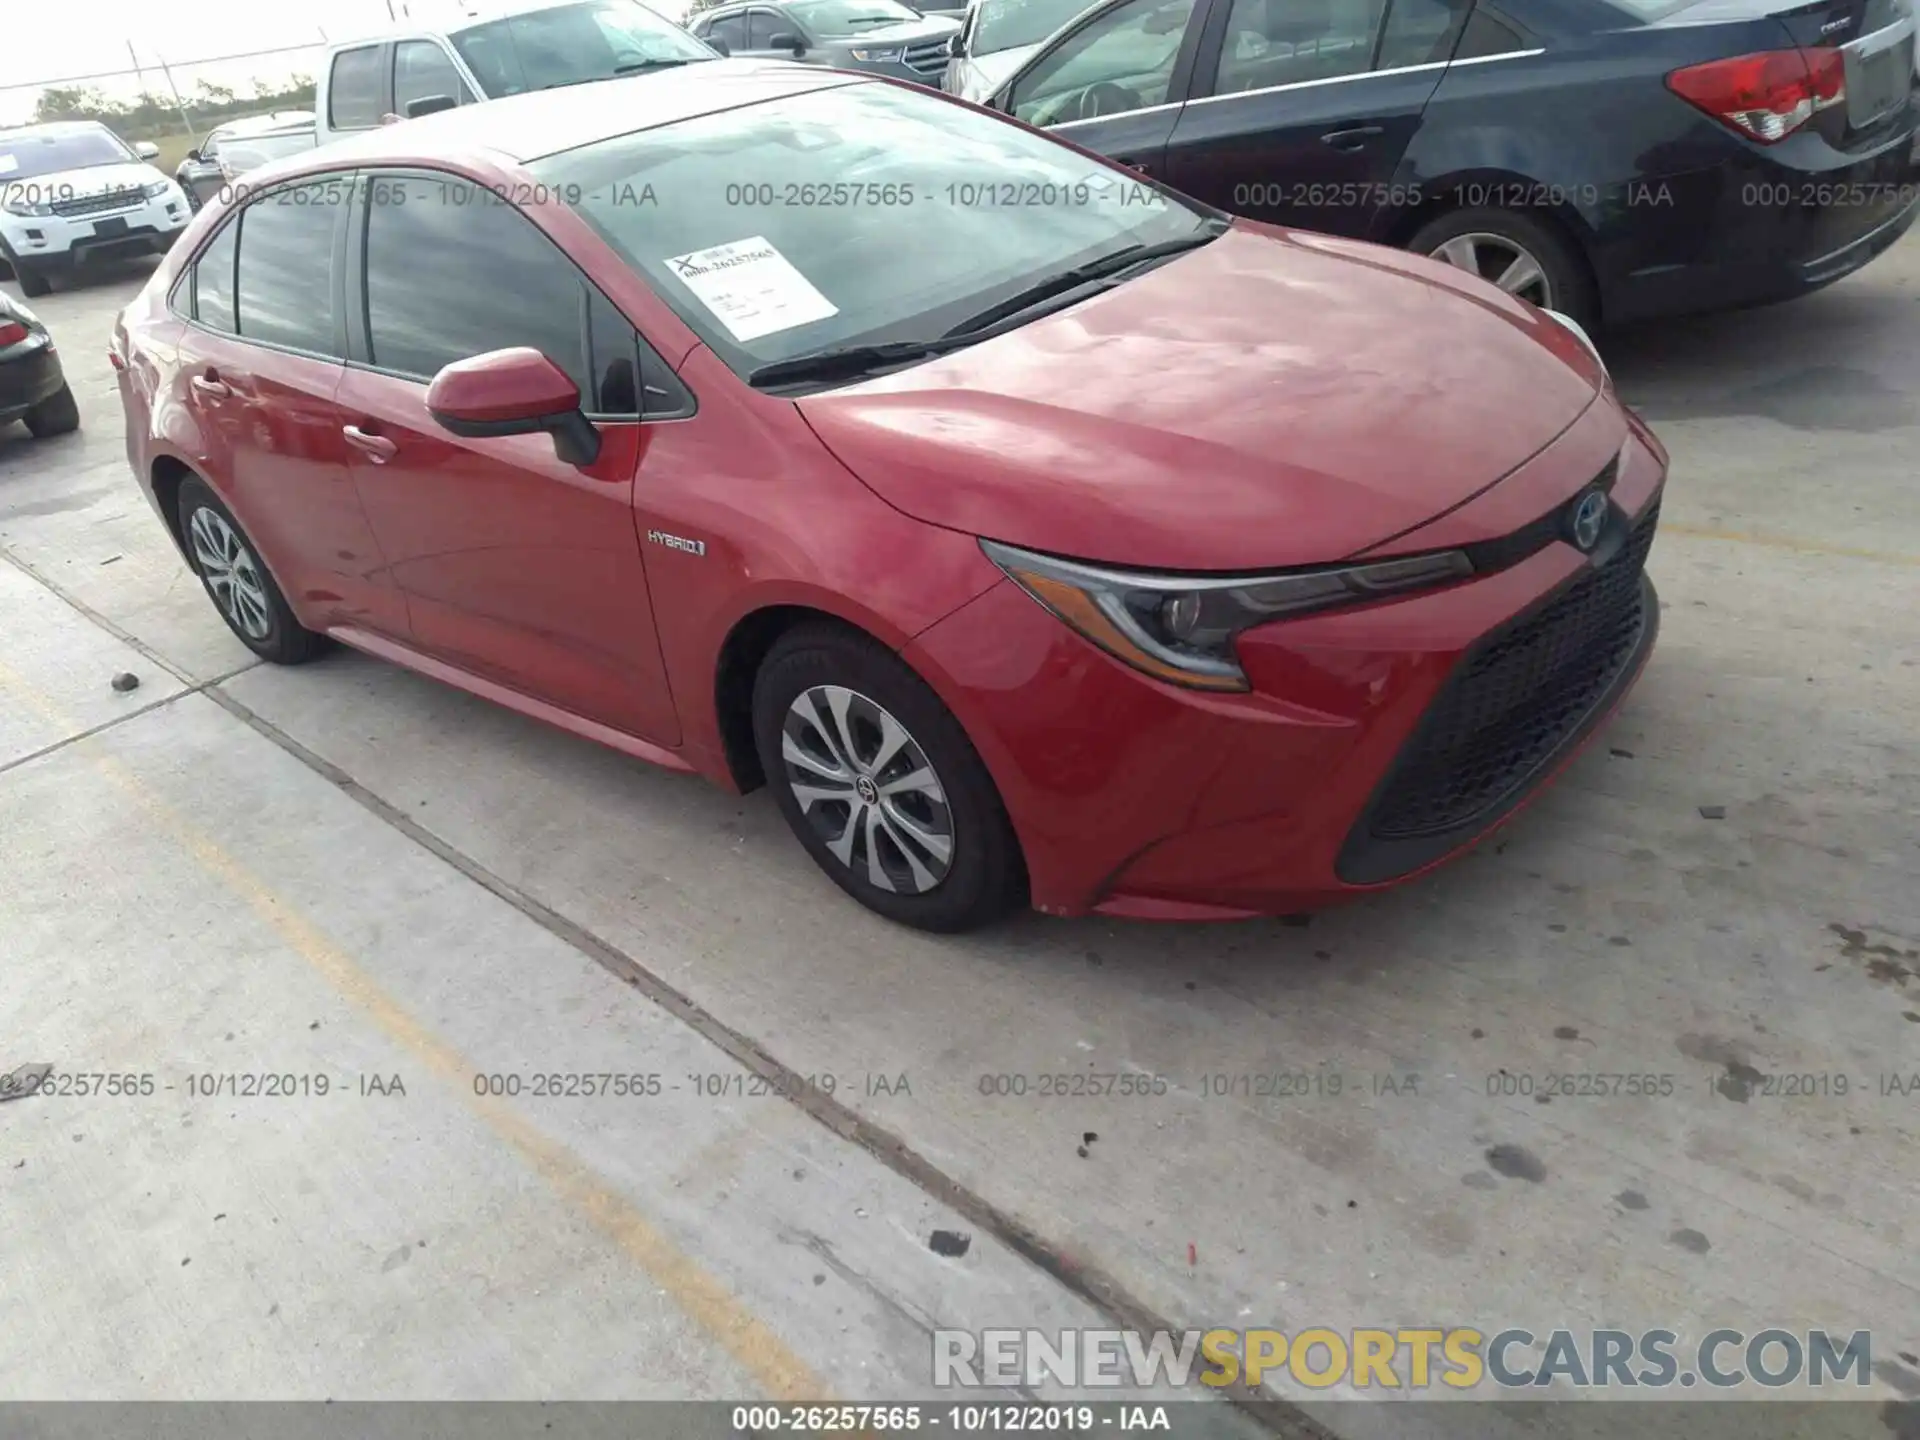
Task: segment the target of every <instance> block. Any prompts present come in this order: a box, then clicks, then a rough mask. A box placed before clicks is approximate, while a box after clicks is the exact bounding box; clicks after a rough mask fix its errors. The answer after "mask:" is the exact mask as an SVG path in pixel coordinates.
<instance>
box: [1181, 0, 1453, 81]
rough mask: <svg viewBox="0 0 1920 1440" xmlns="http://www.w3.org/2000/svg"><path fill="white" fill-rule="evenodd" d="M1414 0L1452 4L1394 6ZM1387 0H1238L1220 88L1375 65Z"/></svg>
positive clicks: (1322, 76)
mask: <svg viewBox="0 0 1920 1440" xmlns="http://www.w3.org/2000/svg"><path fill="white" fill-rule="evenodd" d="M1409 5H1416V6H1418V5H1425V6H1426V8H1428V9H1439V10H1441V11H1443V12H1444V10H1445V8H1446V7H1445V6H1444V5H1432V4H1431V3H1430V0H1396V3H1395V7H1394V8H1395V9H1401V8H1403V7H1406V6H1409ZM1384 6H1385V0H1233V8H1232V10H1231V11H1229V12H1228V15H1227V33H1226V38H1225V39H1224V40H1223V41H1222V42H1221V46H1220V66H1219V70H1218V72H1217V73H1216V76H1215V79H1214V87H1213V89H1214V93H1215V94H1216V95H1231V94H1233V93H1234V92H1236V91H1244V90H1264V89H1266V88H1268V87H1269V86H1274V85H1298V84H1300V83H1301V82H1302V81H1307V80H1334V79H1338V78H1339V77H1340V76H1342V75H1357V74H1359V73H1360V72H1361V71H1363V70H1367V69H1369V68H1371V66H1372V64H1373V41H1374V36H1375V35H1376V34H1377V33H1378V32H1379V28H1380V16H1381V11H1382V9H1383V8H1384ZM1433 38H1434V37H1429V38H1428V40H1427V42H1426V43H1427V45H1429V46H1430V45H1431V44H1432V43H1433Z"/></svg>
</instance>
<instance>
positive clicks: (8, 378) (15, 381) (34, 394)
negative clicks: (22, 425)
mask: <svg viewBox="0 0 1920 1440" xmlns="http://www.w3.org/2000/svg"><path fill="white" fill-rule="evenodd" d="M64 384H66V377H65V376H64V375H63V374H62V373H61V370H60V356H59V354H58V352H57V351H55V350H54V348H53V345H52V344H51V342H49V341H48V340H47V339H46V337H45V336H41V335H36V336H33V337H31V338H30V339H27V340H23V341H21V342H20V343H19V344H18V345H13V346H10V347H8V348H7V349H5V350H0V424H6V423H7V422H9V421H12V420H18V419H19V418H20V417H21V416H22V415H25V414H26V413H27V412H28V411H29V410H31V409H33V407H34V406H36V405H38V404H40V403H41V402H42V401H44V400H49V399H51V398H52V397H53V396H55V395H57V394H59V393H60V387H61V386H62V385H64Z"/></svg>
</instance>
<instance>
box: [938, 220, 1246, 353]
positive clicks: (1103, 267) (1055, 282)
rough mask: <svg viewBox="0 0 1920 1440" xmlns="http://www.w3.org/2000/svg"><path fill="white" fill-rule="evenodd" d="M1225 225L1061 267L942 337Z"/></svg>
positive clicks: (1195, 245)
mask: <svg viewBox="0 0 1920 1440" xmlns="http://www.w3.org/2000/svg"><path fill="white" fill-rule="evenodd" d="M1226 228H1227V226H1226V222H1225V221H1220V220H1209V221H1208V222H1207V223H1206V226H1205V227H1204V228H1203V229H1201V230H1198V231H1195V232H1194V233H1193V234H1191V235H1182V236H1180V237H1179V238H1178V239H1174V240H1161V241H1159V242H1157V243H1155V244H1152V245H1128V246H1125V247H1123V248H1122V249H1119V250H1115V251H1113V252H1112V253H1111V254H1107V255H1102V256H1100V257H1099V258H1098V259H1096V260H1089V261H1087V263H1086V264H1084V265H1076V266H1074V267H1073V268H1072V269H1071V270H1062V271H1060V273H1059V274H1057V275H1049V276H1048V277H1047V278H1046V279H1044V280H1040V281H1037V282H1035V283H1034V284H1032V285H1029V286H1027V288H1026V289H1024V290H1016V291H1015V292H1014V293H1013V294H1011V295H1009V296H1008V297H1007V298H1006V299H1004V300H1001V301H999V302H997V303H995V304H993V305H989V306H988V307H987V308H986V309H984V310H982V311H981V312H980V313H979V314H978V315H969V316H968V317H967V318H966V319H965V320H962V321H961V322H960V323H959V324H958V325H956V326H954V327H953V328H952V329H951V330H949V331H947V333H946V334H945V335H944V336H942V337H941V338H942V339H954V338H958V337H960V336H970V335H974V334H975V333H976V332H978V331H981V330H985V329H986V328H987V327H988V326H991V325H997V324H999V323H1000V322H1001V321H1002V320H1006V319H1008V318H1010V317H1012V316H1014V315H1018V314H1020V313H1021V311H1023V310H1030V309H1032V308H1033V307H1034V306H1035V305H1038V304H1040V303H1041V302H1042V301H1045V300H1051V299H1053V298H1054V297H1055V296H1057V295H1064V294H1066V293H1068V292H1070V291H1073V290H1077V289H1079V288H1080V287H1081V286H1082V285H1087V284H1091V283H1092V282H1093V281H1095V280H1104V279H1108V278H1109V277H1113V276H1118V275H1120V274H1122V273H1124V272H1125V271H1128V270H1131V269H1133V268H1134V267H1135V266H1136V265H1144V264H1146V263H1147V262H1148V261H1150V260H1163V259H1165V258H1166V257H1167V256H1169V255H1178V254H1181V253H1182V252H1183V251H1187V250H1197V249H1199V248H1200V246H1202V245H1205V244H1207V243H1208V242H1209V241H1211V240H1214V239H1216V238H1217V237H1218V236H1220V235H1223V234H1225V233H1226Z"/></svg>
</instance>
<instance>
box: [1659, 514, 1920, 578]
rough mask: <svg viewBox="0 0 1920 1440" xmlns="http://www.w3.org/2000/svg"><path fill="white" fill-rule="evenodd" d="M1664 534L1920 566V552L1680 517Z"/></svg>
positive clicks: (1662, 530) (1667, 523) (1664, 525)
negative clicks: (1765, 532) (1758, 531)
mask: <svg viewBox="0 0 1920 1440" xmlns="http://www.w3.org/2000/svg"><path fill="white" fill-rule="evenodd" d="M1660 533H1661V534H1663V535H1685V536H1686V537H1687V538H1688V539H1690V540H1724V541H1726V542H1727V543H1728V544H1731V545H1759V546H1762V547H1764V548H1766V549H1768V550H1791V551H1793V552H1794V553H1795V554H1796V555H1830V556H1833V557H1834V558H1835V559H1841V560H1871V561H1873V562H1875V563H1876V564H1880V565H1906V566H1912V567H1917V568H1920V555H1898V554H1895V553H1894V552H1892V551H1890V550H1861V549H1856V548H1854V547H1853V546H1849V545H1822V544H1817V543H1815V542H1814V541H1811V540H1796V539H1794V538H1793V537H1792V536H1789V535H1751V534H1747V533H1746V532H1744V531H1740V530H1716V529H1714V528H1713V527H1712V526H1710V525H1683V524H1681V523H1680V522H1679V521H1677V520H1676V521H1666V520H1663V521H1661V522H1660Z"/></svg>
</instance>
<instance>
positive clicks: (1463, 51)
mask: <svg viewBox="0 0 1920 1440" xmlns="http://www.w3.org/2000/svg"><path fill="white" fill-rule="evenodd" d="M1530 48H1531V47H1530V46H1529V45H1528V44H1527V40H1526V37H1525V36H1524V35H1522V34H1521V33H1520V32H1519V31H1518V30H1516V29H1514V28H1513V26H1511V25H1509V24H1508V23H1507V22H1506V21H1504V20H1501V19H1499V18H1498V17H1497V16H1494V15H1490V14H1488V13H1487V11H1486V10H1485V9H1484V8H1482V9H1479V10H1475V11H1474V12H1473V18H1472V19H1471V20H1469V21H1467V33H1466V34H1464V35H1462V36H1461V37H1460V48H1459V49H1458V50H1456V51H1455V52H1454V56H1453V58H1454V59H1456V60H1473V59H1477V58H1480V57H1483V56H1487V55H1511V54H1513V53H1514V51H1516V50H1526V49H1530Z"/></svg>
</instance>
